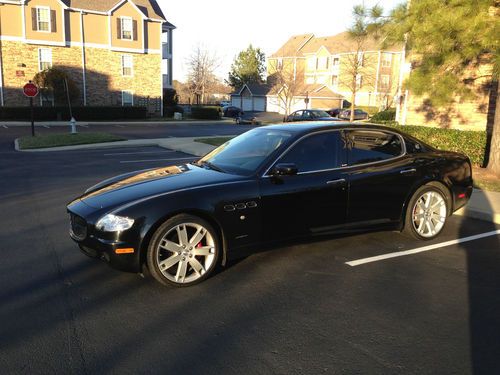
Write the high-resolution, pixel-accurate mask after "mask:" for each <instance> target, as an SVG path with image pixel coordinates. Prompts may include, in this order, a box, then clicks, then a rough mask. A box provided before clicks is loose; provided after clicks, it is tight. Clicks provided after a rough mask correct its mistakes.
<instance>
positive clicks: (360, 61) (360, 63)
mask: <svg viewBox="0 0 500 375" xmlns="http://www.w3.org/2000/svg"><path fill="white" fill-rule="evenodd" d="M364 63H365V56H364V53H363V52H358V66H363V64H364Z"/></svg>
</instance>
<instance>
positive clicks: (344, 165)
mask: <svg viewBox="0 0 500 375" xmlns="http://www.w3.org/2000/svg"><path fill="white" fill-rule="evenodd" d="M471 193H472V174H471V164H470V161H469V159H468V158H467V157H466V156H464V155H462V154H459V153H455V152H446V151H439V150H436V149H435V148H432V147H430V146H428V145H426V144H425V143H423V142H421V141H419V140H417V139H415V138H413V137H410V136H408V135H405V134H403V133H400V132H398V131H396V130H394V129H392V128H388V127H382V126H377V125H353V124H349V123H335V124H326V125H325V124H324V123H322V124H294V125H273V126H266V127H261V128H257V129H253V130H250V131H249V132H247V133H245V134H243V135H240V136H239V137H236V138H234V139H232V140H230V141H229V142H227V143H225V144H224V145H222V146H220V147H218V148H217V149H215V150H214V151H212V152H211V153H209V154H208V155H206V156H205V157H203V158H201V159H199V160H193V162H192V163H188V164H180V165H172V166H166V167H163V168H157V169H151V170H145V171H139V172H133V173H129V174H126V175H121V176H117V177H115V178H111V179H109V180H106V181H103V182H101V183H99V184H97V185H95V186H93V187H91V188H90V189H88V190H87V191H86V192H85V193H84V194H83V195H81V196H80V197H79V198H77V199H75V200H74V201H73V202H71V203H70V204H69V205H68V211H69V214H70V220H71V231H70V234H71V237H72V238H73V239H74V240H75V241H76V242H77V243H78V244H79V246H80V249H81V250H82V251H83V252H84V253H86V254H87V255H89V256H93V257H99V258H102V259H105V260H106V261H108V262H109V263H110V264H111V265H112V266H113V267H115V268H118V269H122V270H127V271H131V272H141V270H142V268H143V267H147V268H148V269H149V271H150V273H151V274H152V275H153V276H154V277H155V278H156V279H157V280H158V281H159V282H161V283H163V284H166V285H168V284H170V285H176V286H187V285H192V284H195V283H198V282H200V281H202V280H204V279H206V278H207V277H209V275H210V274H211V273H213V271H214V270H215V268H216V266H217V265H218V264H222V265H224V264H225V263H226V259H227V258H228V257H230V256H232V255H234V254H237V253H238V251H239V250H241V249H244V248H246V250H247V251H248V249H252V248H253V249H255V248H256V247H257V246H259V245H262V244H264V243H269V242H274V241H279V240H285V239H287V240H290V239H294V238H305V237H308V236H317V235H325V234H331V233H335V232H341V231H345V230H349V231H352V230H353V229H363V230H366V229H377V230H382V229H390V230H399V231H403V232H406V233H407V234H409V235H411V236H414V237H416V238H418V239H422V240H428V239H432V238H435V237H436V236H437V235H439V233H440V232H441V231H442V230H443V228H444V226H445V224H446V221H447V218H448V217H449V216H450V215H451V214H452V213H453V212H454V211H455V210H457V209H459V208H460V207H462V206H464V205H465V204H466V203H467V201H468V200H469V198H470V196H471Z"/></svg>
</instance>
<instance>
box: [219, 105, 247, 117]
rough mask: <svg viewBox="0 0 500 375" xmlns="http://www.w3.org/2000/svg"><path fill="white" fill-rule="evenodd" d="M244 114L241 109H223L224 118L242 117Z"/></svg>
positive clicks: (228, 107) (231, 107) (230, 107)
mask: <svg viewBox="0 0 500 375" xmlns="http://www.w3.org/2000/svg"><path fill="white" fill-rule="evenodd" d="M243 114H244V112H243V111H242V110H241V108H239V107H234V106H227V107H223V108H222V115H223V116H224V117H241V116H242V115H243Z"/></svg>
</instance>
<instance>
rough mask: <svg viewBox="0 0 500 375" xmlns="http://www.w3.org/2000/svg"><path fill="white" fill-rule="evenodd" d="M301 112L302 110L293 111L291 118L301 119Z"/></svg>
mask: <svg viewBox="0 0 500 375" xmlns="http://www.w3.org/2000/svg"><path fill="white" fill-rule="evenodd" d="M302 113H303V111H297V112H295V113H294V114H293V118H294V119H295V120H298V119H301V118H302Z"/></svg>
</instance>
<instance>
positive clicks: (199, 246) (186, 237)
mask: <svg viewBox="0 0 500 375" xmlns="http://www.w3.org/2000/svg"><path fill="white" fill-rule="evenodd" d="M157 250H158V251H157V252H156V254H157V256H156V262H157V266H158V269H159V270H160V272H161V273H162V274H163V276H165V277H166V278H167V279H168V280H170V281H171V282H174V283H177V284H186V283H192V282H194V281H196V280H198V279H199V278H200V277H202V276H203V275H204V274H205V273H206V272H207V270H210V268H211V267H212V265H213V263H214V262H215V260H216V254H215V242H214V238H213V236H212V234H211V233H210V232H209V231H208V230H207V228H205V227H204V226H202V225H200V224H197V223H182V224H179V225H176V226H174V227H173V228H171V229H170V230H169V231H168V232H167V233H166V234H165V235H164V236H163V237H162V239H161V240H160V241H159V243H158V249H157Z"/></svg>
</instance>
